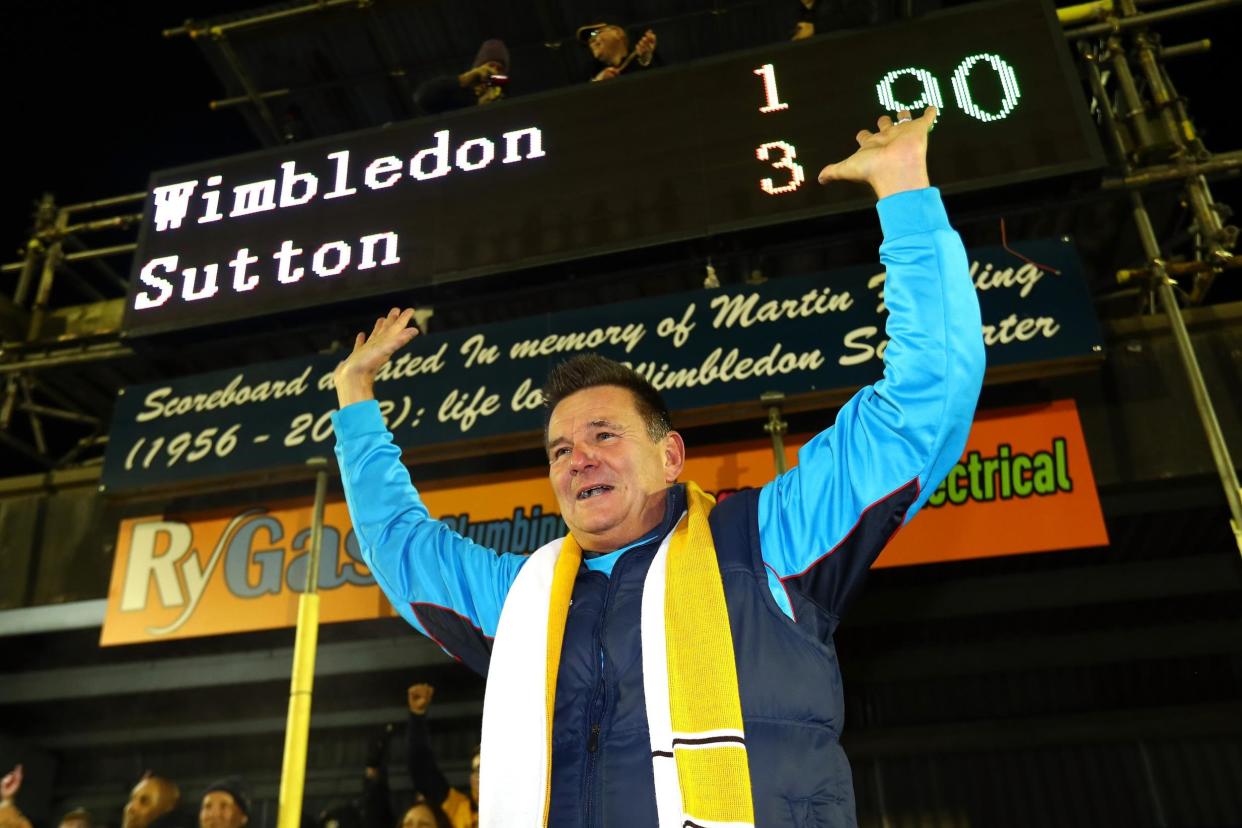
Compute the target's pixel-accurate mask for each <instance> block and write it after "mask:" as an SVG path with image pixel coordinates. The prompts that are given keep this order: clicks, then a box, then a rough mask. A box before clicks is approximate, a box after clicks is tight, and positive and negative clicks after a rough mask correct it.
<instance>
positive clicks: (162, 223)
mask: <svg viewBox="0 0 1242 828" xmlns="http://www.w3.org/2000/svg"><path fill="white" fill-rule="evenodd" d="M197 186H198V181H182V182H179V183H177V184H165V185H164V186H163V187H156V188H155V189H153V190H152V191H151V194H152V195H153V196H155V231H156V232H157V233H159V232H162V231H164V230H176V229H177V228H178V227H180V226H181V220H182V219H184V218H185V214H186V213H187V212H188V211H189V209H190V196H191V195H193V194H194V188H195V187H197Z"/></svg>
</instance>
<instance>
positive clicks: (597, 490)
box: [578, 486, 612, 500]
mask: <svg viewBox="0 0 1242 828" xmlns="http://www.w3.org/2000/svg"><path fill="white" fill-rule="evenodd" d="M611 488H612V487H611V486H592V487H591V488H589V489H583V490H582V491H580V492H578V499H579V500H586V499H587V498H589V497H595V496H596V495H597V494H603V493H604V492H606V491H609V490H610V489H611Z"/></svg>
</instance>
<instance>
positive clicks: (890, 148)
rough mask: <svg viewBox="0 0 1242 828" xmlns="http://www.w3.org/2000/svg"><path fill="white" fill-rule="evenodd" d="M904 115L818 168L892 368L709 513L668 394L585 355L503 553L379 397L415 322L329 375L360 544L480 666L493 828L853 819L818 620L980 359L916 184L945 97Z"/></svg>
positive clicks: (553, 402) (950, 256)
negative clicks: (524, 515) (415, 459)
mask: <svg viewBox="0 0 1242 828" xmlns="http://www.w3.org/2000/svg"><path fill="white" fill-rule="evenodd" d="M898 115H899V117H898V120H897V121H896V122H894V121H893V120H892V119H890V118H889V117H888V116H885V117H882V118H880V120H879V122H878V125H879V130H878V131H877V132H869V131H867V130H863V131H861V132H859V133H858V135H857V136H856V138H857V141H858V144H859V149H858V150H857V151H856V152H855V153H854V154H853V155H851V156H850V157H849V158H848V159H846V160H845V161H843V162H841V163H838V164H830V165H829V166H827V167H825V168H824V169H823V171H821V172H820V175H819V180H820V182H821V183H827V182H829V181H834V180H846V181H856V182H865V183H867V184H869V185H870V186H871V187H872V189H873V190H874V191H875V194H876V196H877V197H878V199H879V202H878V204H877V210H878V212H879V217H880V223H881V226H882V228H883V231H884V243H883V244H882V245H881V247H880V257H881V259H882V261H883V262H884V264H885V265H886V267H887V271H888V278H887V281H886V284H885V302H886V304H887V305H888V308H889V320H888V324H887V334H888V336H889V340H890V341H889V345H888V347H887V350H886V353H885V375H884V379H882V380H881V381H880V382H878V383H876V384H875V385H873V386H868V387H866V388H863V389H862V390H860V391H859V392H858V393H857V394H855V395H854V397H853V398H852V399H851V400H850V401H849V402H847V403H846V404H845V405H844V406H843V407H842V409H841V411H840V412H839V413H838V414H837V417H836V422H835V424H834V425H833V426H831V427H830V428H828V429H826V430H825V431H823V432H822V433H820V434H819V435H818V436H816V437H815V438H814V439H813V440H812V441H811V442H809V443H808V444H807V445H805V446H804V447H803V448H802V449H801V451H800V452H799V464H798V465H797V466H796V467H795V468H793V469H790V470H789V471H788V472H786V473H785V474H783V475H781V476H780V477H778V478H777V479H776V480H774V481H772V482H771V483H769V484H767V485H766V486H764V487H763V488H762V489H761V490H758V491H754V490H751V491H744V492H739V493H737V494H735V495H733V496H732V497H730V498H728V499H727V500H724V501H722V502H721V503H720V504H719V505H713V503H712V501H711V499H710V498H709V497H707V496H705V495H704V494H703V493H702V492H701V491H700V490H699V489H698V487H697V486H695V485H694V484H693V482H686V483H684V484H680V483H678V482H677V481H678V479H679V476H680V473H681V470H682V466H683V464H684V461H685V445H684V442H683V440H682V438H681V436H680V435H679V434H677V432H676V431H673V430H672V429H671V427H670V425H669V422H668V412H667V410H666V409H665V407H664V405H663V402H662V401H661V400H660V396H659V394H658V393H657V392H656V391H655V390H654V389H653V388H652V387H651V386H650V385H649V384H648V383H646V382H645V381H644V380H642V378H640V377H638V376H637V375H635V374H634V373H633V372H631V371H629V370H628V369H626V368H625V367H624V366H621V365H619V364H617V363H613V362H611V361H609V360H604V359H602V358H598V357H578V358H575V359H573V360H571V361H570V362H568V363H565V364H563V365H561V366H559V367H558V368H556V369H554V371H553V372H552V375H551V377H550V378H549V381H548V384H547V386H546V387H545V405H546V406H547V421H546V422H547V426H546V438H547V450H548V462H549V478H550V481H551V484H552V488H553V490H554V491H555V493H556V497H557V502H558V504H559V506H560V509H561V515H562V517H563V518H564V520H565V522H566V524H567V525H568V526H569V529H570V534H569V535H568V536H567V537H566V538H564V539H562V540H560V541H555V542H553V543H551V544H548V545H547V546H545V547H544V548H542V549H540V550H539V551H537V552H535V553H534V554H533V555H531V556H529V557H525V556H521V555H515V554H502V555H496V554H494V553H493V552H492V551H491V550H487V549H484V548H482V547H480V546H478V545H477V544H474V543H472V542H471V541H469V540H467V539H465V538H462V537H460V536H458V535H456V534H455V533H453V532H452V531H451V530H450V529H449V528H448V527H447V526H446V525H444V524H442V523H440V522H438V521H436V520H433V519H432V518H431V516H430V515H429V514H428V512H427V510H426V508H425V507H424V506H423V505H422V503H421V501H419V499H418V496H417V492H416V491H415V490H414V488H413V486H412V485H411V483H410V479H409V474H408V472H407V471H406V470H405V468H404V467H403V466H402V465H401V463H400V450H399V449H397V448H396V447H395V446H393V445H392V442H391V441H392V438H391V435H390V434H389V433H388V431H387V430H386V429H385V428H384V425H383V421H382V419H381V418H380V415H379V407H378V404H377V403H376V402H375V401H374V394H373V383H374V377H375V374H376V372H377V371H378V370H379V368H380V367H381V366H382V365H383V364H384V363H385V362H386V361H387V360H388V359H389V357H391V355H392V354H393V353H394V352H395V351H396V350H397V349H399V348H400V347H402V346H403V345H405V344H406V343H407V342H409V340H410V339H412V338H413V336H414V335H415V332H414V331H413V330H412V329H410V328H408V327H407V325H408V323H409V320H410V318H411V316H412V311H408V310H407V311H405V312H404V313H400V312H398V311H397V309H395V308H394V309H393V311H392V312H390V313H389V315H388V316H387V317H384V318H381V319H379V320H377V321H376V324H375V327H374V329H373V330H372V332H371V335H370V337H366V336H364V335H362V334H359V335H358V337H357V339H356V341H355V345H354V350H353V352H352V353H351V355H350V356H349V358H348V359H346V360H345V361H344V362H342V363H341V364H340V366H338V368H337V370H336V373H335V379H336V384H337V395H338V398H339V402H340V405H341V410H340V411H339V412H338V413H337V414H336V416H335V421H334V422H335V426H336V435H337V456H338V458H339V460H340V467H341V474H342V479H343V482H344V485H345V494H346V498H347V499H348V502H349V508H350V515H351V517H352V520H353V525H354V529H355V531H356V532H357V533H358V537H359V539H360V541H361V543H362V547H363V554H364V556H365V559H366V561H367V563H368V565H369V566H370V567H371V570H372V572H373V574H374V575H375V578H376V580H377V582H378V583H379V584H380V585H381V586H382V587H383V589H384V590H385V592H386V593H387V594H388V596H389V597H390V599H391V600H392V603H393V605H394V607H396V608H397V610H398V611H399V612H400V613H401V614H402V615H403V616H404V617H405V618H406V619H407V620H408V621H410V623H412V624H413V625H414V626H415V627H417V628H418V629H420V630H422V631H423V632H424V633H426V634H427V635H429V636H431V637H432V638H433V639H434V640H435V641H436V642H437V643H439V644H440V645H441V646H442V647H445V648H446V649H447V650H448V651H450V652H451V653H452V654H453V655H454V656H455V657H457V658H458V659H459V660H461V661H463V662H464V663H466V664H467V666H471V667H473V668H474V669H476V670H478V671H479V672H485V673H487V675H488V684H487V691H486V697H485V701H484V720H483V763H482V770H483V771H484V772H485V774H484V778H483V780H482V781H481V784H480V792H481V796H482V802H481V810H480V824H481V825H483V826H485V828H490V826H495V825H504V826H509V825H513V826H527V825H540V824H548V825H556V826H570V825H584V824H588V825H599V826H604V828H613V826H630V825H643V826H647V825H659V826H661V828H665V827H666V826H673V825H675V826H682V825H683V824H696V825H705V824H729V825H731V826H741V825H762V826H764V828H770V827H771V826H791V825H823V826H852V825H854V824H855V814H854V802H853V787H852V783H851V780H850V770H849V764H848V762H847V761H846V758H845V754H844V752H843V751H842V750H841V747H840V744H839V741H838V739H839V736H840V732H841V727H842V720H843V717H844V704H843V700H842V697H841V677H840V672H839V670H838V667H837V662H836V655H835V651H834V649H833V643H832V633H833V631H834V630H835V629H836V626H837V624H838V623H839V620H840V617H841V614H842V612H843V610H844V607H845V605H846V603H847V601H848V599H849V597H850V595H851V594H852V592H853V591H854V590H855V589H856V588H857V587H858V586H859V584H860V583H861V581H862V580H863V578H864V577H865V575H866V572H867V570H868V568H869V567H870V565H871V563H872V562H873V561H874V560H875V558H876V556H877V555H879V553H880V551H881V550H882V548H883V547H884V545H885V543H887V541H888V539H889V538H890V537H891V536H892V535H893V533H894V532H896V531H897V529H898V528H899V527H900V526H901V525H902V524H903V523H904V522H905V521H907V520H909V519H910V517H912V516H913V514H914V513H915V512H916V511H917V510H918V508H919V507H920V506H921V505H922V504H923V502H924V501H925V500H926V498H927V497H928V496H929V495H930V493H931V492H932V491H933V490H934V489H935V488H936V486H937V485H938V484H939V482H940V481H941V479H943V477H944V475H945V474H947V472H948V470H949V469H950V468H951V467H952V466H953V464H954V463H955V462H956V461H957V459H958V458H959V456H960V454H961V451H962V449H963V447H964V445H965V440H966V435H967V432H968V431H969V427H970V422H971V419H972V417H973V412H974V406H975V402H976V400H977V398H978V393H979V387H980V384H981V382H982V376H983V367H984V357H983V341H982V335H981V322H980V318H979V306H978V301H977V299H976V297H975V293H974V286H973V284H972V283H971V280H970V275H969V269H968V264H967V259H966V254H965V250H964V248H963V247H962V243H961V240H960V239H959V238H958V236H957V234H956V233H955V232H954V231H953V230H952V228H951V227H950V226H949V223H948V218H947V216H946V215H945V212H944V208H943V206H942V205H941V203H940V198H939V194H938V193H937V191H936V190H934V189H932V188H930V186H929V183H928V178H927V166H926V152H927V136H928V132H929V131H930V129H931V126H932V123H933V121H934V118H935V115H936V111H935V109H934V108H932V107H929V108H928V109H927V111H926V112H924V114H923V115H922V117H920V118H918V119H912V118H911V117H910V115H909V113H907V112H904V111H903V112H901V113H898ZM493 637H494V640H493Z"/></svg>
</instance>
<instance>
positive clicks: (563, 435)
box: [548, 385, 685, 552]
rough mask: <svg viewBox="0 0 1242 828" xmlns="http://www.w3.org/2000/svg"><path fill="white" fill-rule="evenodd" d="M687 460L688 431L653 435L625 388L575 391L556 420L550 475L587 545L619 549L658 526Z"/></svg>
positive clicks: (563, 512)
mask: <svg viewBox="0 0 1242 828" xmlns="http://www.w3.org/2000/svg"><path fill="white" fill-rule="evenodd" d="M684 462H685V444H684V443H683V442H682V439H681V435H680V434H678V433H677V432H675V431H670V432H669V433H668V435H667V436H666V437H664V438H663V439H662V440H660V441H655V440H652V439H651V437H650V435H648V433H647V427H646V424H645V423H644V422H643V420H642V417H641V416H640V415H639V413H638V408H637V407H636V406H635V404H634V395H633V394H632V393H631V392H630V391H628V390H627V389H625V388H620V387H618V386H615V385H601V386H596V387H594V388H587V389H585V390H582V391H578V392H576V393H574V394H570V395H569V396H568V397H566V398H565V399H563V400H561V401H560V403H559V404H558V405H557V406H556V408H555V409H554V410H553V411H552V417H551V418H550V419H549V421H548V463H549V472H548V476H549V478H550V479H551V482H552V489H553V490H554V491H555V492H556V500H557V503H558V504H560V509H561V517H563V518H564V519H565V523H567V524H568V525H569V528H570V531H572V532H573V534H574V538H576V539H577V541H578V543H579V544H581V545H582V547H583V548H584V549H590V550H592V551H594V552H611V551H613V550H615V549H619V548H620V547H621V546H622V545H623V544H626V543H629V542H630V541H634V540H638V538H639V537H640V536H641V535H642V533H643V532H646V531H648V530H650V529H651V528H653V527H654V526H656V524H658V523H659V522H660V519H661V518H662V517H663V516H664V498H665V494H664V491H665V489H667V488H668V487H669V485H670V484H672V483H674V482H676V480H677V475H679V474H680V473H681V467H682V465H683V463H684Z"/></svg>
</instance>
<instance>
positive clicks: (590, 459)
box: [569, 446, 595, 472]
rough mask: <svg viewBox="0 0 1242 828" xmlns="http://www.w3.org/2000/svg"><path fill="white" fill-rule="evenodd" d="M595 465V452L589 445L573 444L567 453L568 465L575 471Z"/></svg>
mask: <svg viewBox="0 0 1242 828" xmlns="http://www.w3.org/2000/svg"><path fill="white" fill-rule="evenodd" d="M594 465H595V452H593V451H591V450H590V447H589V446H574V447H573V449H572V450H571V451H570V454H569V467H570V469H572V470H573V471H575V472H579V471H582V470H583V469H588V468H591V467H592V466H594Z"/></svg>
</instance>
